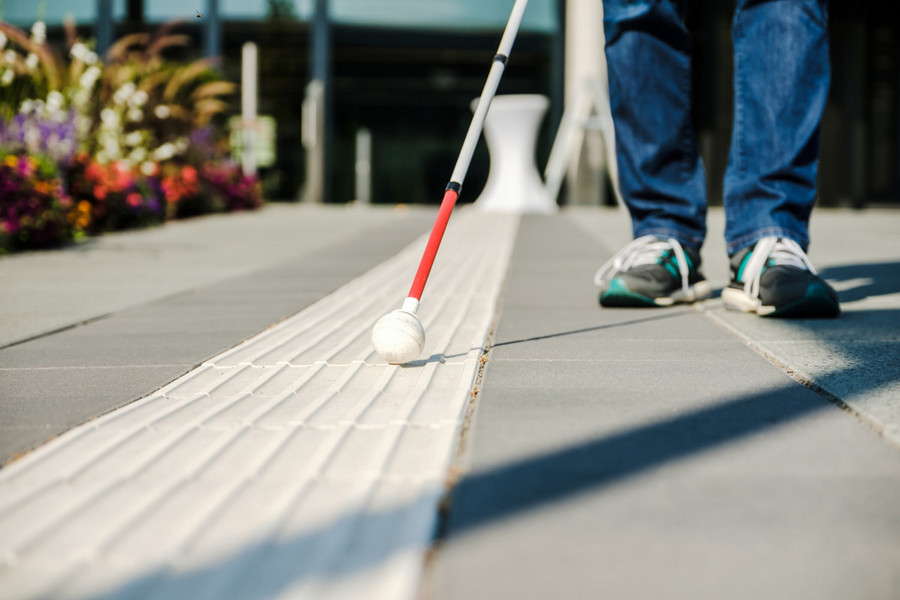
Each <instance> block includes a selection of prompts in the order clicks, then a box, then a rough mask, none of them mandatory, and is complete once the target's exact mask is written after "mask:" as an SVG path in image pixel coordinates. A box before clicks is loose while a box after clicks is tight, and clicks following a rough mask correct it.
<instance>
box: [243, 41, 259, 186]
mask: <svg viewBox="0 0 900 600" xmlns="http://www.w3.org/2000/svg"><path fill="white" fill-rule="evenodd" d="M257 72H258V69H257V51H256V44H254V43H253V42H246V43H244V46H243V49H242V52H241V124H242V125H243V127H242V136H243V138H242V141H243V146H244V151H243V156H242V157H241V164H242V165H243V168H244V175H255V174H256V96H257V91H256V89H257Z"/></svg>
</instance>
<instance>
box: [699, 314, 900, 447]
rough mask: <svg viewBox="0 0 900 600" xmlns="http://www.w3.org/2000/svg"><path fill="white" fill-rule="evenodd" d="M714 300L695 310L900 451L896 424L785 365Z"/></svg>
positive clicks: (899, 439)
mask: <svg viewBox="0 0 900 600" xmlns="http://www.w3.org/2000/svg"><path fill="white" fill-rule="evenodd" d="M714 302H715V301H714V300H708V301H705V302H699V303H696V304H694V305H693V307H694V309H695V310H696V311H697V312H699V313H701V314H703V315H705V316H706V317H707V318H708V319H709V320H710V321H712V322H713V323H715V324H716V325H718V326H720V327H721V328H722V329H724V330H725V331H728V332H729V333H731V334H732V335H734V336H735V337H736V338H738V339H739V340H740V341H742V342H743V343H744V344H745V345H746V346H747V347H749V348H750V349H751V350H753V351H754V352H756V353H757V354H758V355H759V356H761V357H763V358H764V359H766V360H767V361H768V362H769V363H770V364H771V365H772V366H774V367H776V368H777V369H779V370H780V371H782V372H784V374H785V375H787V376H788V377H790V378H791V379H792V380H794V381H795V382H797V383H799V384H800V385H802V386H803V387H805V388H807V389H809V390H810V391H813V392H815V393H816V394H818V395H819V396H821V397H822V398H823V399H824V400H826V401H827V402H828V403H830V404H832V405H833V406H835V407H836V408H838V409H840V410H841V411H844V412H846V413H848V414H849V415H851V416H853V417H854V418H855V419H856V420H857V421H858V422H859V423H860V424H861V425H863V426H865V427H867V428H868V429H869V430H871V431H872V432H873V433H875V434H876V435H878V436H879V437H881V438H882V439H883V440H884V441H886V442H887V443H889V444H890V445H891V446H894V447H896V448H897V449H898V450H900V431H896V430H895V429H896V428H895V427H893V426H891V425H886V424H885V423H882V422H881V421H880V420H878V419H877V418H875V417H873V416H872V415H869V414H867V413H866V412H865V411H863V410H861V409H860V408H859V407H857V406H854V405H852V404H850V403H848V402H845V401H844V400H842V399H841V398H840V397H839V396H837V395H835V394H833V393H832V392H829V391H828V390H827V389H825V388H823V387H822V386H820V385H819V384H817V383H815V382H814V381H813V380H812V379H811V378H810V377H809V376H807V375H805V374H802V373H800V372H798V371H797V370H796V369H795V368H793V367H791V366H790V365H787V364H785V363H784V362H782V361H781V360H780V359H779V358H777V357H776V356H775V355H774V354H772V353H771V352H769V351H768V350H766V349H765V348H764V347H763V346H761V345H760V344H759V343H757V342H756V341H754V340H753V339H752V338H751V337H750V336H748V335H746V334H745V333H744V332H742V331H741V330H740V329H738V328H736V327H734V326H733V325H731V324H730V323H728V322H727V321H726V320H724V319H722V318H721V317H719V316H718V315H717V314H715V312H713V311H712V310H710V309H709V307H710V305H711V304H712V303H714Z"/></svg>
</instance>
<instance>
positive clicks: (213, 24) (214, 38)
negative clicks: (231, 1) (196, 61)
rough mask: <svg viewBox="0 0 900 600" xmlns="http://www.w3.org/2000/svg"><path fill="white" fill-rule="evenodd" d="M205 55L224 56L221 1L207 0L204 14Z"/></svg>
mask: <svg viewBox="0 0 900 600" xmlns="http://www.w3.org/2000/svg"><path fill="white" fill-rule="evenodd" d="M203 38H204V39H203V45H204V48H203V55H204V56H206V57H217V56H222V21H221V20H220V19H219V0H206V10H205V11H204V13H203Z"/></svg>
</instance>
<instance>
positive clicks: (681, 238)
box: [634, 227, 703, 251]
mask: <svg viewBox="0 0 900 600" xmlns="http://www.w3.org/2000/svg"><path fill="white" fill-rule="evenodd" d="M645 235H653V236H656V237H661V238H666V239H668V238H673V239H674V240H676V241H677V242H678V243H679V244H681V245H682V246H687V247H689V248H693V249H694V250H697V251H699V250H700V247H701V246H703V238H702V237H699V236H696V235H690V234H689V233H686V232H684V231H678V230H676V229H664V228H660V227H648V228H646V229H644V228H641V229H640V230H636V231H635V232H634V237H635V239H637V238H639V237H642V236H645Z"/></svg>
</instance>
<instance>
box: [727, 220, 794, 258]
mask: <svg viewBox="0 0 900 600" xmlns="http://www.w3.org/2000/svg"><path fill="white" fill-rule="evenodd" d="M772 236H776V237H783V238H788V239H790V240H793V241H795V242H797V243H798V244H800V247H801V248H803V251H804V252H806V251H807V249H808V248H809V236H807V235H806V234H804V233H801V232H798V231H792V230H790V229H785V228H783V227H765V228H763V229H756V230H754V231H751V232H750V233H746V234H744V235H742V236H741V237H739V238H737V239H736V240H733V241H730V242H728V256H734V255H735V254H737V253H738V252H740V251H741V250H743V249H744V248H748V247H750V246H752V245H753V244H755V243H756V242H758V241H759V240H761V239H763V238H765V237H772Z"/></svg>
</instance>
